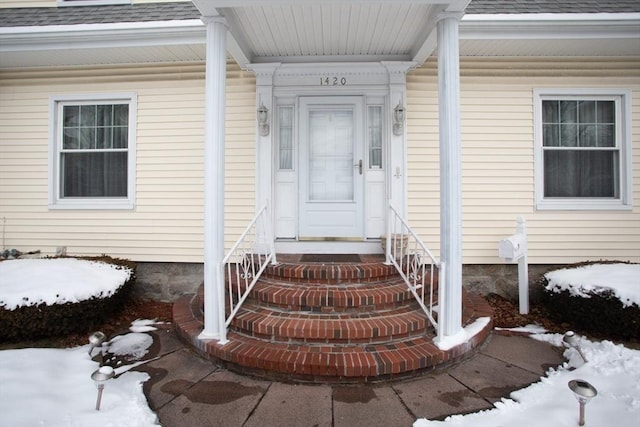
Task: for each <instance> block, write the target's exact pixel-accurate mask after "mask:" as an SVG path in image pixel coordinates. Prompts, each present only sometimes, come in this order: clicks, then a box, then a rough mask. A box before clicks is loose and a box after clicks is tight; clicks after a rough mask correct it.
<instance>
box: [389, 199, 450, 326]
mask: <svg viewBox="0 0 640 427" xmlns="http://www.w3.org/2000/svg"><path fill="white" fill-rule="evenodd" d="M384 243H385V255H386V258H387V263H389V264H393V265H394V266H395V267H396V270H398V273H400V276H402V278H403V279H404V281H405V283H406V284H407V287H408V288H409V290H410V291H411V293H412V294H413V296H414V297H415V299H416V301H418V304H419V305H420V307H421V308H422V310H423V311H424V313H425V314H426V315H427V318H428V319H429V321H430V322H431V324H432V325H433V327H434V328H435V329H436V333H437V334H438V337H442V336H443V333H442V332H443V322H441V321H439V319H443V318H444V312H443V310H444V290H445V287H444V270H445V269H444V263H443V262H442V261H438V260H437V259H436V258H435V257H434V256H433V254H432V253H431V251H429V249H428V248H427V247H426V245H425V244H424V243H423V242H422V240H420V238H419V237H418V235H417V234H416V232H415V231H414V230H413V229H412V228H411V226H409V223H408V222H407V220H405V219H404V218H403V217H402V216H401V215H400V214H399V213H398V211H397V210H396V209H395V208H394V207H393V205H392V204H391V202H389V218H388V223H387V236H386V239H384ZM435 298H437V301H436V300H435Z"/></svg>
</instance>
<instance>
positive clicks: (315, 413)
mask: <svg viewBox="0 0 640 427" xmlns="http://www.w3.org/2000/svg"><path fill="white" fill-rule="evenodd" d="M152 335H153V337H154V345H153V347H152V348H151V349H150V352H151V354H150V356H151V357H156V359H155V360H153V361H151V362H149V363H147V364H145V365H142V366H140V367H138V368H136V370H139V371H143V372H147V373H148V374H149V375H150V377H151V378H150V379H149V380H148V381H147V382H146V383H144V391H145V394H146V396H147V399H148V400H149V405H150V406H151V408H152V409H153V410H154V411H155V412H156V413H157V414H158V417H159V418H160V422H161V424H162V425H163V426H165V427H190V426H194V427H196V426H197V427H207V426H224V427H234V426H244V427H254V426H260V427H271V426H278V427H280V426H295V427H301V426H328V427H343V426H344V427H357V426H367V427H373V426H384V427H393V426H411V425H412V424H413V422H414V421H415V420H416V419H417V418H425V417H426V418H429V419H431V420H439V419H443V418H445V417H446V416H448V415H452V414H464V413H468V412H476V411H478V410H482V409H489V408H492V404H493V403H494V402H496V401H499V400H500V399H501V398H502V397H508V396H509V393H510V392H511V391H513V390H517V389H520V388H523V387H525V386H527V385H529V384H531V383H533V382H537V381H538V380H539V378H540V377H541V376H543V375H544V374H545V372H546V371H547V369H548V368H549V367H551V366H557V365H559V364H561V363H563V362H564V359H563V357H562V354H561V349H557V348H554V347H551V346H550V345H548V344H546V343H542V342H539V341H536V340H533V339H530V338H526V337H520V336H504V335H496V334H493V335H492V337H491V338H490V339H489V342H488V344H487V345H486V346H485V347H484V348H482V349H481V350H480V351H479V352H478V353H476V354H475V355H474V356H473V357H472V358H470V359H468V360H466V361H464V362H462V363H460V364H459V365H457V366H454V367H451V368H449V369H446V370H439V371H433V372H431V373H427V374H424V375H423V376H421V377H418V378H415V379H410V380H404V381H401V382H394V383H387V384H380V385H359V386H340V385H306V384H283V383H279V382H274V381H264V380H258V379H254V378H250V377H245V376H241V375H238V374H235V373H233V372H231V371H228V370H226V369H223V368H220V367H219V366H216V364H215V363H212V362H211V361H208V360H205V359H203V358H201V357H200V356H198V355H196V354H195V353H193V352H192V351H191V350H190V349H189V348H188V347H186V346H185V345H184V344H183V343H182V342H180V341H179V340H178V338H177V337H176V334H175V332H174V331H173V330H172V329H169V330H159V331H156V332H153V333H152Z"/></svg>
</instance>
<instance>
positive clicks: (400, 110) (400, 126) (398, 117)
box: [393, 101, 406, 136]
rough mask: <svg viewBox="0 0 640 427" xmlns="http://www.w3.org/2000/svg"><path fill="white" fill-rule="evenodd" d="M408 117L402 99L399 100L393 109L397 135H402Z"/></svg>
mask: <svg viewBox="0 0 640 427" xmlns="http://www.w3.org/2000/svg"><path fill="white" fill-rule="evenodd" d="M405 118H406V110H405V108H404V106H403V105H402V101H398V105H396V108H394V109H393V134H394V135H395V136H400V135H402V132H403V131H404V121H405Z"/></svg>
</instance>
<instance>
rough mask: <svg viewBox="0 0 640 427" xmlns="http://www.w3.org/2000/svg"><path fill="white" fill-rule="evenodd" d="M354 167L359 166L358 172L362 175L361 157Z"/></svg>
mask: <svg viewBox="0 0 640 427" xmlns="http://www.w3.org/2000/svg"><path fill="white" fill-rule="evenodd" d="M353 166H354V167H356V168H358V173H360V175H362V159H360V160H359V161H358V163H356V164H355V165H353Z"/></svg>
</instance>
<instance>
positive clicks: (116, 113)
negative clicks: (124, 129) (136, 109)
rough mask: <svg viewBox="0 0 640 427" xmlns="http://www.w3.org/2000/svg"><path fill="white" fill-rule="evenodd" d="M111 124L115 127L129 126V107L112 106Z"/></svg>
mask: <svg viewBox="0 0 640 427" xmlns="http://www.w3.org/2000/svg"><path fill="white" fill-rule="evenodd" d="M113 124H114V125H115V126H128V125H129V105H128V104H118V105H114V106H113Z"/></svg>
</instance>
